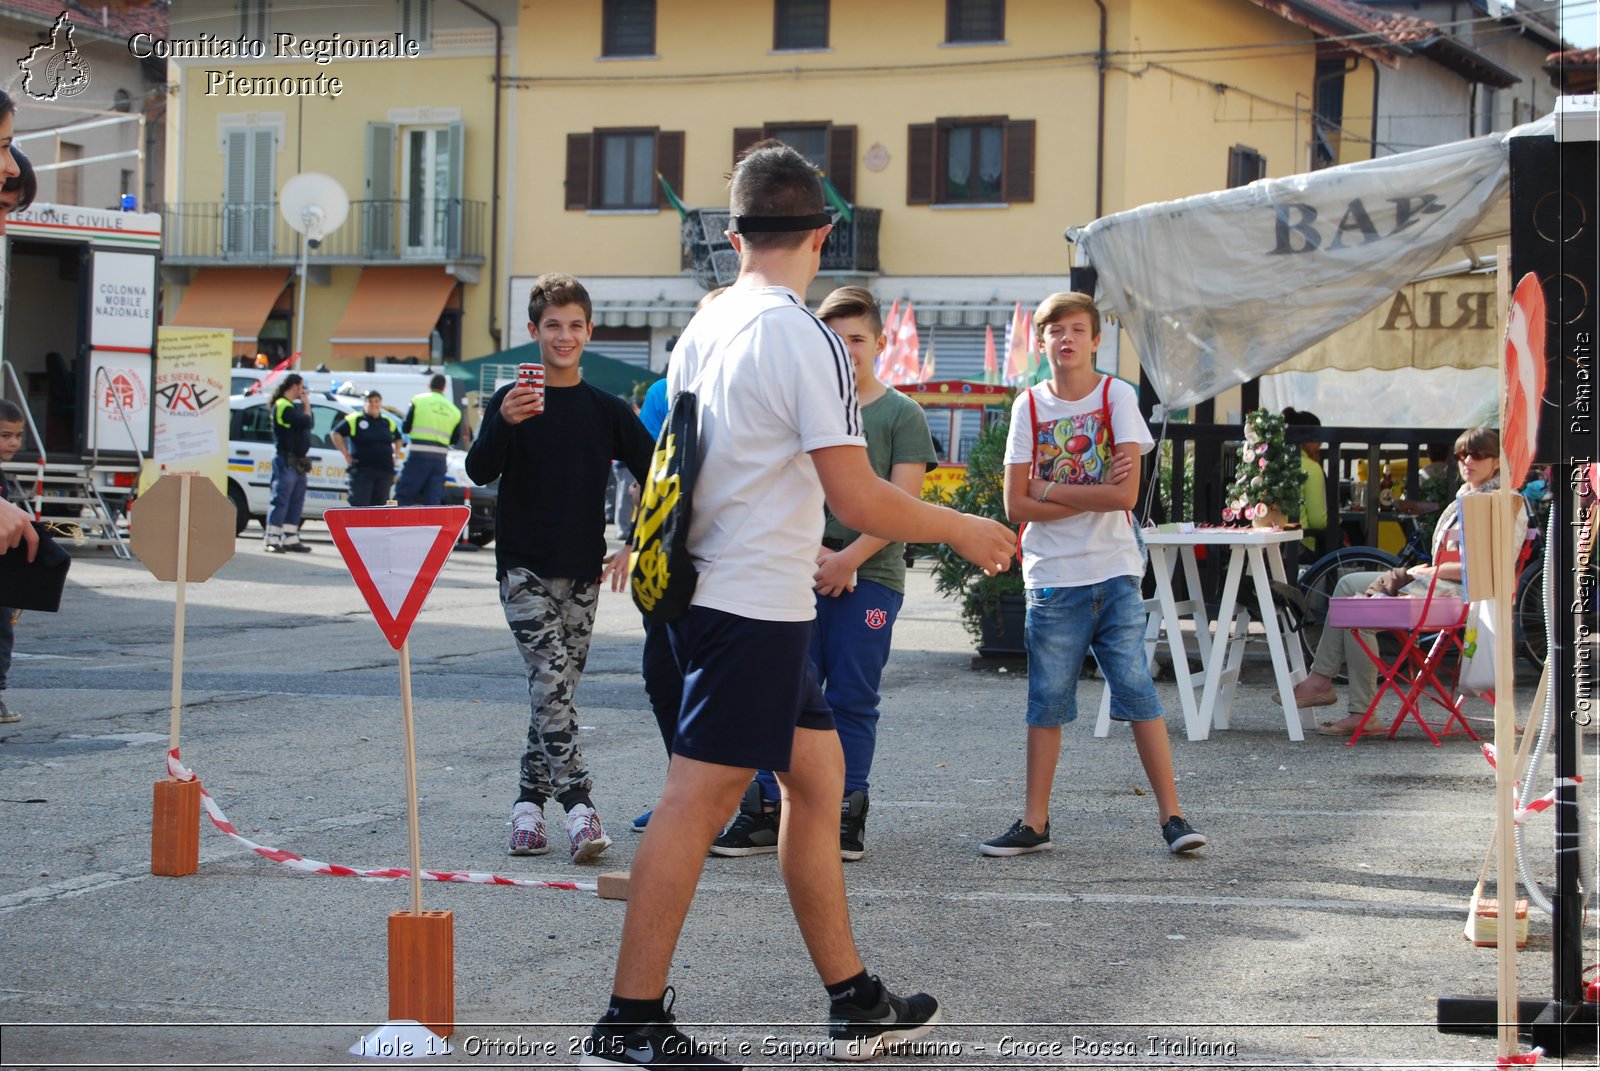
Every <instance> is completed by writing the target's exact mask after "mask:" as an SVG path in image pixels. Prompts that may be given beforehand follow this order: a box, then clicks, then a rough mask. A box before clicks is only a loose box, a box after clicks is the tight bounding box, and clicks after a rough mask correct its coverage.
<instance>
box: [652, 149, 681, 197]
mask: <svg viewBox="0 0 1600 1071" xmlns="http://www.w3.org/2000/svg"><path fill="white" fill-rule="evenodd" d="M656 170H657V171H658V172H660V173H661V177H662V178H664V179H666V180H667V185H668V186H671V187H672V192H673V193H676V194H677V195H678V196H679V198H682V197H683V131H681V130H662V131H658V132H657V133H656ZM656 207H657V208H671V207H672V204H671V203H670V202H669V201H668V200H667V191H666V190H663V189H662V188H661V183H659V182H658V183H656Z"/></svg>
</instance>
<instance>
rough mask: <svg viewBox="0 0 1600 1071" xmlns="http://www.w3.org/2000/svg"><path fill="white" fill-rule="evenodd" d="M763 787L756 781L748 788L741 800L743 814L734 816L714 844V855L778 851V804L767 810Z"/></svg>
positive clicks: (712, 847)
mask: <svg viewBox="0 0 1600 1071" xmlns="http://www.w3.org/2000/svg"><path fill="white" fill-rule="evenodd" d="M763 806H764V804H763V803H762V800H761V786H759V785H757V784H756V783H755V782H753V781H752V782H751V783H750V787H749V788H747V789H745V792H744V799H743V800H741V801H740V803H739V813H738V814H737V815H736V816H734V819H733V821H732V822H730V823H728V828H727V829H725V830H723V832H722V836H720V837H718V838H717V839H716V840H715V841H713V842H712V844H711V854H712V855H725V856H741V855H771V854H773V853H775V852H776V851H777V850H778V805H777V804H773V805H772V810H770V811H764V810H762V807H763Z"/></svg>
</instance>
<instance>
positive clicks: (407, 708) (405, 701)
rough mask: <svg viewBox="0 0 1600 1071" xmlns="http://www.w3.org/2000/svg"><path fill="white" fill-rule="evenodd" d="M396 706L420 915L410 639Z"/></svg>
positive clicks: (415, 907) (414, 905)
mask: <svg viewBox="0 0 1600 1071" xmlns="http://www.w3.org/2000/svg"><path fill="white" fill-rule="evenodd" d="M400 709H401V711H402V714H403V717H404V721H405V740H406V747H405V753H406V822H407V824H408V825H409V826H410V827H411V837H410V840H411V913H412V914H413V915H417V916H421V914H422V836H421V834H420V832H419V831H418V829H417V740H416V734H415V732H414V730H413V727H412V720H411V641H410V640H409V639H408V640H406V642H404V643H402V644H401V645H400Z"/></svg>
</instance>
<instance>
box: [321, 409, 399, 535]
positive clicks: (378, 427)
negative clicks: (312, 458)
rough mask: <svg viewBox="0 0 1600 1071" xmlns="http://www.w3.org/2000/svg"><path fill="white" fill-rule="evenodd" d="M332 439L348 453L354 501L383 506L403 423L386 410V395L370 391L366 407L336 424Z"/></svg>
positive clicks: (330, 436)
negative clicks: (384, 406) (384, 403)
mask: <svg viewBox="0 0 1600 1071" xmlns="http://www.w3.org/2000/svg"><path fill="white" fill-rule="evenodd" d="M328 438H329V439H330V440H332V442H333V446H334V449H336V450H338V451H339V453H341V454H343V455H344V464H345V472H346V474H347V475H348V476H349V477H350V491H349V495H348V497H349V500H350V504H351V505H352V506H381V505H383V504H384V503H386V502H388V501H389V488H390V487H392V486H393V485H394V464H395V461H397V460H398V459H399V454H400V444H401V442H402V439H401V436H400V425H399V423H398V422H397V421H396V420H395V419H394V417H392V416H390V415H389V414H388V413H385V412H384V411H383V395H381V394H379V393H378V392H377V391H375V390H369V391H367V397H366V408H365V409H363V410H362V411H361V412H359V413H351V414H350V415H349V416H347V417H345V418H344V420H342V421H341V422H339V423H338V424H335V425H334V426H333V430H332V431H330V432H329V433H328Z"/></svg>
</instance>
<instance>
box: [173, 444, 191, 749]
mask: <svg viewBox="0 0 1600 1071" xmlns="http://www.w3.org/2000/svg"><path fill="white" fill-rule="evenodd" d="M191 479H193V477H192V476H190V474H189V473H187V472H186V473H184V474H183V475H182V476H180V477H179V480H180V481H181V482H180V483H179V484H178V600H177V609H176V610H174V612H173V615H172V728H171V731H170V733H169V736H170V737H171V739H170V742H169V743H168V745H167V746H168V748H169V749H170V750H172V751H177V750H178V735H179V732H180V730H181V729H182V728H183V608H184V595H185V592H186V589H187V588H188V586H189V490H190V484H189V481H190V480H191Z"/></svg>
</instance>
